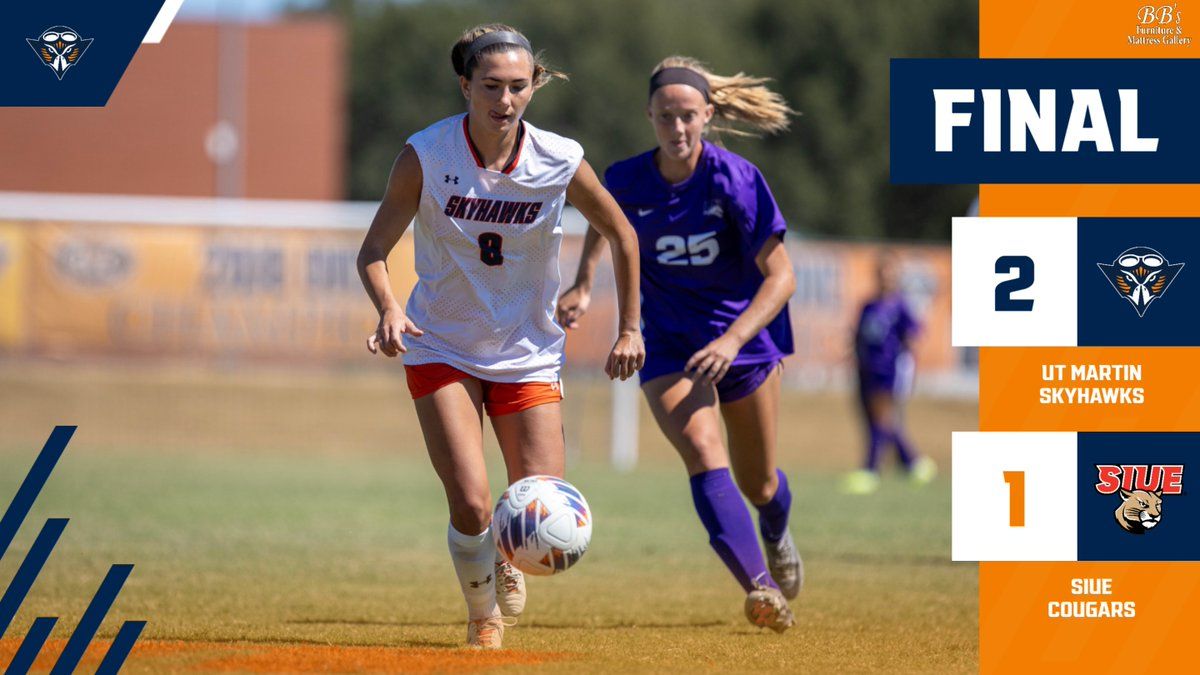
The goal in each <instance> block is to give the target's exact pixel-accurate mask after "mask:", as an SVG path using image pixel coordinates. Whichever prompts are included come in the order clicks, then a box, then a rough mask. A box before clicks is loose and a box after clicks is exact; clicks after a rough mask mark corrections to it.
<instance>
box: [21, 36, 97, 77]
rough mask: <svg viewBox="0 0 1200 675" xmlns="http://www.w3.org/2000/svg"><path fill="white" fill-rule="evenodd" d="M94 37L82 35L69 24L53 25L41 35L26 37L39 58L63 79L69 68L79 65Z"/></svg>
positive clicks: (26, 40)
mask: <svg viewBox="0 0 1200 675" xmlns="http://www.w3.org/2000/svg"><path fill="white" fill-rule="evenodd" d="M92 39H93V38H85V37H82V36H80V35H79V33H78V32H77V31H76V30H75V29H73V28H68V27H67V26H51V27H50V28H47V29H46V30H44V31H42V34H41V36H39V37H36V38H25V42H28V43H29V46H30V47H31V48H33V52H34V53H35V54H37V55H38V60H40V61H41V62H42V64H43V65H45V66H46V67H47V68H49V69H50V70H53V71H54V74H55V75H57V76H58V79H60V80H61V79H63V75H65V74H66V72H67V70H69V69H70V68H71V67H72V66H76V65H79V59H81V58H83V53H84V52H86V51H87V48H88V47H90V46H91V45H92Z"/></svg>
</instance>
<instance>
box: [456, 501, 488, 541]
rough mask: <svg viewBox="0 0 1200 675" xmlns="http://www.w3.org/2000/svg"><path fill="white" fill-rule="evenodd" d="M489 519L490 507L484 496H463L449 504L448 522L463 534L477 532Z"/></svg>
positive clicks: (483, 528)
mask: <svg viewBox="0 0 1200 675" xmlns="http://www.w3.org/2000/svg"><path fill="white" fill-rule="evenodd" d="M491 521H492V508H491V504H490V500H489V499H488V498H487V497H486V496H485V497H479V496H463V497H460V498H458V499H455V500H453V501H452V502H451V504H450V523H451V524H452V525H454V529H456V530H458V531H459V532H462V533H463V534H479V533H480V532H483V531H484V530H485V529H487V526H488V523H490V522H491Z"/></svg>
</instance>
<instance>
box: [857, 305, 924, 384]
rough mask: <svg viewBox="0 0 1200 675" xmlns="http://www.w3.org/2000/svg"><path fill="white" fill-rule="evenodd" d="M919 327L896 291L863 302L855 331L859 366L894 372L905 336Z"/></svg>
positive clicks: (868, 370) (865, 369)
mask: <svg viewBox="0 0 1200 675" xmlns="http://www.w3.org/2000/svg"><path fill="white" fill-rule="evenodd" d="M919 329H920V324H919V323H917V319H916V317H914V316H913V313H912V311H911V310H909V308H908V304H907V303H905V302H904V298H903V296H901V295H900V294H899V293H894V294H892V295H888V296H884V297H882V298H876V299H874V300H871V301H870V302H868V303H867V304H865V305H863V309H862V316H861V317H859V320H858V331H857V333H856V335H855V340H854V341H855V351H856V352H857V355H858V370H859V372H861V373H871V374H875V375H880V376H889V375H893V374H895V372H896V361H897V359H899V358H900V356H901V355H902V354H904V353H905V351H906V348H905V345H906V344H907V342H908V340H909V339H910V338H912V336H914V335H916V333H917V331H918V330H919Z"/></svg>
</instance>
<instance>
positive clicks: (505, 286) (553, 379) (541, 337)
mask: <svg viewBox="0 0 1200 675" xmlns="http://www.w3.org/2000/svg"><path fill="white" fill-rule="evenodd" d="M451 63H452V64H453V66H454V72H455V73H456V74H457V75H458V79H459V84H460V86H461V88H462V93H463V96H464V97H465V98H466V101H467V113H466V114H463V115H455V116H453V117H450V118H447V119H444V120H442V121H440V122H437V123H435V124H434V125H433V126H430V127H428V128H427V129H425V130H423V131H421V132H419V133H417V134H414V135H413V136H411V137H410V138H409V139H408V141H407V144H406V145H405V147H404V149H403V151H402V152H401V153H400V155H399V157H397V159H396V162H395V164H394V166H393V167H392V174H391V177H390V178H389V180H388V186H387V191H386V193H385V195H384V198H383V202H382V204H381V205H380V207H379V211H378V212H377V213H376V215H375V219H374V221H373V222H372V223H371V228H370V230H369V231H368V233H367V236H366V240H365V241H364V242H363V245H362V250H361V252H360V254H359V259H358V267H359V273H360V275H361V276H362V279H363V283H364V285H365V286H366V289H367V293H368V295H370V297H371V300H372V302H374V303H375V307H376V309H377V310H378V311H379V316H380V318H379V326H378V328H377V329H376V331H375V334H374V335H372V336H371V337H370V338H369V339H368V342H367V347H368V348H369V349H370V351H371V352H372V353H376V352H377V351H382V352H383V353H384V354H386V355H387V356H396V355H397V354H404V370H405V375H406V377H407V380H408V386H409V390H410V392H411V394H412V397H413V400H414V402H415V405H416V409H417V417H418V419H419V420H420V423H421V431H422V432H423V433H424V436H425V443H426V446H427V448H428V451H429V457H430V459H431V460H432V461H433V466H434V469H435V470H436V471H437V474H438V477H439V478H440V479H441V481H442V484H443V486H444V488H445V490H446V498H447V501H448V502H449V506H450V527H449V531H448V539H449V547H450V555H451V558H452V559H453V561H454V569H455V572H456V573H457V574H458V579H459V583H460V584H461V586H462V592H463V596H464V598H465V599H466V602H467V612H468V624H467V642H468V644H470V645H472V646H476V647H484V648H498V647H500V646H501V641H502V639H503V634H504V626H505V625H511V623H507V624H506V623H505V621H504V617H514V616H516V615H517V614H519V613H520V612H521V610H522V609H523V608H524V605H525V588H524V579H523V578H522V577H521V574H520V572H518V571H517V570H516V569H514V568H513V567H512V566H511V565H509V564H508V563H506V562H502V561H501V560H500V559H499V557H498V553H497V550H496V546H495V543H494V540H493V535H492V532H491V528H490V521H491V516H492V497H491V493H490V491H489V489H488V480H487V471H486V465H485V463H484V458H483V437H482V429H481V424H482V415H483V411H484V410H486V411H487V414H488V416H489V417H491V420H492V428H493V429H494V430H495V432H496V437H497V439H498V440H499V443H500V449H501V451H502V453H503V455H504V461H505V464H506V466H507V469H508V482H509V483H510V484H511V483H513V482H515V481H517V480H518V479H520V478H524V477H526V476H530V475H536V474H548V475H552V476H562V475H563V465H564V447H563V432H562V414H561V410H560V403H559V402H560V401H561V399H562V393H561V391H562V390H561V387H560V382H559V369H560V367H561V365H562V360H563V357H562V350H563V344H564V341H565V334H564V333H563V330H562V328H560V327H559V325H558V324H557V323H555V321H554V301H555V296H556V295H557V293H558V288H559V274H558V254H559V245H560V243H561V240H562V227H561V224H560V219H561V216H562V209H563V205H564V202H565V201H567V200H569V201H570V202H571V203H572V204H573V205H574V206H575V207H576V208H578V209H579V211H580V212H581V213H583V214H584V215H585V216H586V217H587V218H588V220H589V221H590V222H591V223H592V224H593V225H594V226H595V227H596V229H597V230H599V231H600V232H601V233H602V234H603V235H604V236H605V237H606V238H607V239H608V240H609V241H610V242H611V243H612V250H613V256H614V259H615V260H616V264H615V267H616V273H617V287H618V302H619V304H620V333H619V337H618V338H617V341H616V344H615V345H614V346H613V349H612V352H611V353H610V355H609V358H608V363H607V365H606V368H605V370H606V372H607V373H608V374H609V376H610V377H614V378H616V377H619V378H621V379H626V378H628V377H631V376H633V374H634V372H636V371H637V369H638V368H640V367H641V365H642V361H643V358H644V353H645V348H644V347H643V344H642V337H641V332H640V329H639V325H638V324H639V319H638V304H637V292H638V253H637V239H636V236H635V234H634V232H633V230H632V229H631V228H630V226H629V223H628V221H627V220H626V219H625V217H624V215H622V213H621V209H620V208H619V207H618V206H617V204H616V202H615V201H613V199H612V197H611V196H610V195H609V194H608V192H607V191H605V189H604V188H603V187H602V186H601V185H600V182H599V180H598V179H597V178H596V174H595V172H593V171H592V169H591V167H590V166H588V163H587V162H586V161H584V160H583V149H582V148H581V147H580V146H579V144H578V143H576V142H575V141H572V140H570V139H567V138H563V137H561V136H558V135H555V134H552V133H550V132H547V131H543V130H541V129H537V128H535V127H534V126H532V125H530V124H528V123H526V122H524V121H523V120H522V119H521V118H522V115H523V114H524V112H525V108H526V106H528V105H529V102H530V99H531V97H532V96H533V92H534V91H535V90H536V89H538V88H539V87H541V86H542V85H544V84H546V83H548V82H549V81H550V80H552V79H553V78H554V77H563V76H562V75H561V74H560V73H556V72H554V71H551V70H548V69H547V68H546V66H545V65H544V64H543V63H541V62H540V59H539V58H538V57H536V56H535V55H534V52H533V50H532V49H531V48H530V45H529V41H528V40H527V39H526V38H525V37H524V36H523V35H521V34H520V33H519V32H518V31H517V30H516V29H514V28H512V27H510V26H505V25H502V24H492V25H486V26H479V27H476V28H473V29H471V30H469V31H467V32H466V33H464V34H463V35H462V37H461V38H460V39H459V40H458V42H457V43H456V44H455V45H454V47H453V49H452V51H451ZM414 216H415V217H416V223H417V227H416V229H415V232H414V236H415V237H416V239H415V245H414V248H415V255H416V270H417V276H418V280H417V284H416V287H415V288H413V291H412V295H411V296H410V297H409V300H408V306H407V309H401V308H400V305H399V304H398V302H397V301H396V298H395V297H394V296H393V294H392V288H391V283H390V281H389V278H388V269H387V256H388V254H389V253H390V252H391V250H392V248H393V247H394V246H395V245H396V242H397V241H399V239H400V237H401V236H402V235H403V234H404V231H405V229H407V228H408V224H409V222H410V221H411V220H412V219H413V217H414Z"/></svg>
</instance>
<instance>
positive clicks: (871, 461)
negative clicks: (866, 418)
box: [866, 423, 887, 471]
mask: <svg viewBox="0 0 1200 675" xmlns="http://www.w3.org/2000/svg"><path fill="white" fill-rule="evenodd" d="M886 437H887V434H886V432H884V430H883V429H882V428H881V427H880V426H879V425H877V424H874V423H872V424H871V425H870V440H868V441H867V467H866V468H867V470H868V471H875V470H876V469H878V467H879V454H880V451H882V450H883V442H884V440H885V438H886Z"/></svg>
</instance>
